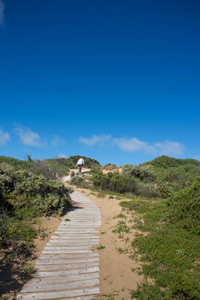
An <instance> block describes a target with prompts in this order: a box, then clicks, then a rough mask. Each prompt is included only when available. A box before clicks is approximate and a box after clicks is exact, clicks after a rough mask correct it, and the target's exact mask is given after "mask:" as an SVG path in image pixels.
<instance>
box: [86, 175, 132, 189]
mask: <svg viewBox="0 0 200 300" xmlns="http://www.w3.org/2000/svg"><path fill="white" fill-rule="evenodd" d="M91 180H92V182H93V185H94V188H95V189H102V190H105V191H113V192H117V193H127V192H130V193H133V192H134V191H135V179H134V178H132V177H131V176H128V175H121V174H119V173H118V172H114V173H111V172H108V173H107V174H103V172H102V171H101V170H99V171H98V172H97V173H95V174H94V175H93V177H92V178H91Z"/></svg>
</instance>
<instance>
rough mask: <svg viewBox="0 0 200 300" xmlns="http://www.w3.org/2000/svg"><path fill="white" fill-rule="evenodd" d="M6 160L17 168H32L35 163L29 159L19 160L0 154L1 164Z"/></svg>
mask: <svg viewBox="0 0 200 300" xmlns="http://www.w3.org/2000/svg"><path fill="white" fill-rule="evenodd" d="M2 162H4V163H7V164H9V165H12V166H13V167H14V169H15V170H19V169H22V168H23V169H30V168H31V167H32V166H33V163H32V162H30V161H27V160H19V159H16V158H13V157H6V156H0V164H1V163H2Z"/></svg>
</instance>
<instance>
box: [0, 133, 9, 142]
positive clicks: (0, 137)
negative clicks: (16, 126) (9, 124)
mask: <svg viewBox="0 0 200 300" xmlns="http://www.w3.org/2000/svg"><path fill="white" fill-rule="evenodd" d="M9 141H10V135H9V133H8V132H3V131H2V130H0V145H5V144H6V143H7V142H9Z"/></svg>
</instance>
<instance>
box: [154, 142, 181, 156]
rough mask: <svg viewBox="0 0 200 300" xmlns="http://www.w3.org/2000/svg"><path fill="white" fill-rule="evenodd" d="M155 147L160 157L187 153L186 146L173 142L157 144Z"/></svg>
mask: <svg viewBox="0 0 200 300" xmlns="http://www.w3.org/2000/svg"><path fill="white" fill-rule="evenodd" d="M154 147H155V149H157V152H159V153H160V155H172V154H176V155H182V154H183V152H184V151H185V146H184V145H183V144H180V143H178V142H173V141H165V142H162V143H161V142H157V143H155V145H154Z"/></svg>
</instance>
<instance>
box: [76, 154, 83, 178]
mask: <svg viewBox="0 0 200 300" xmlns="http://www.w3.org/2000/svg"><path fill="white" fill-rule="evenodd" d="M77 165H78V166H79V173H80V174H81V168H82V166H83V165H84V160H83V158H82V157H81V158H79V160H78V162H77Z"/></svg>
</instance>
